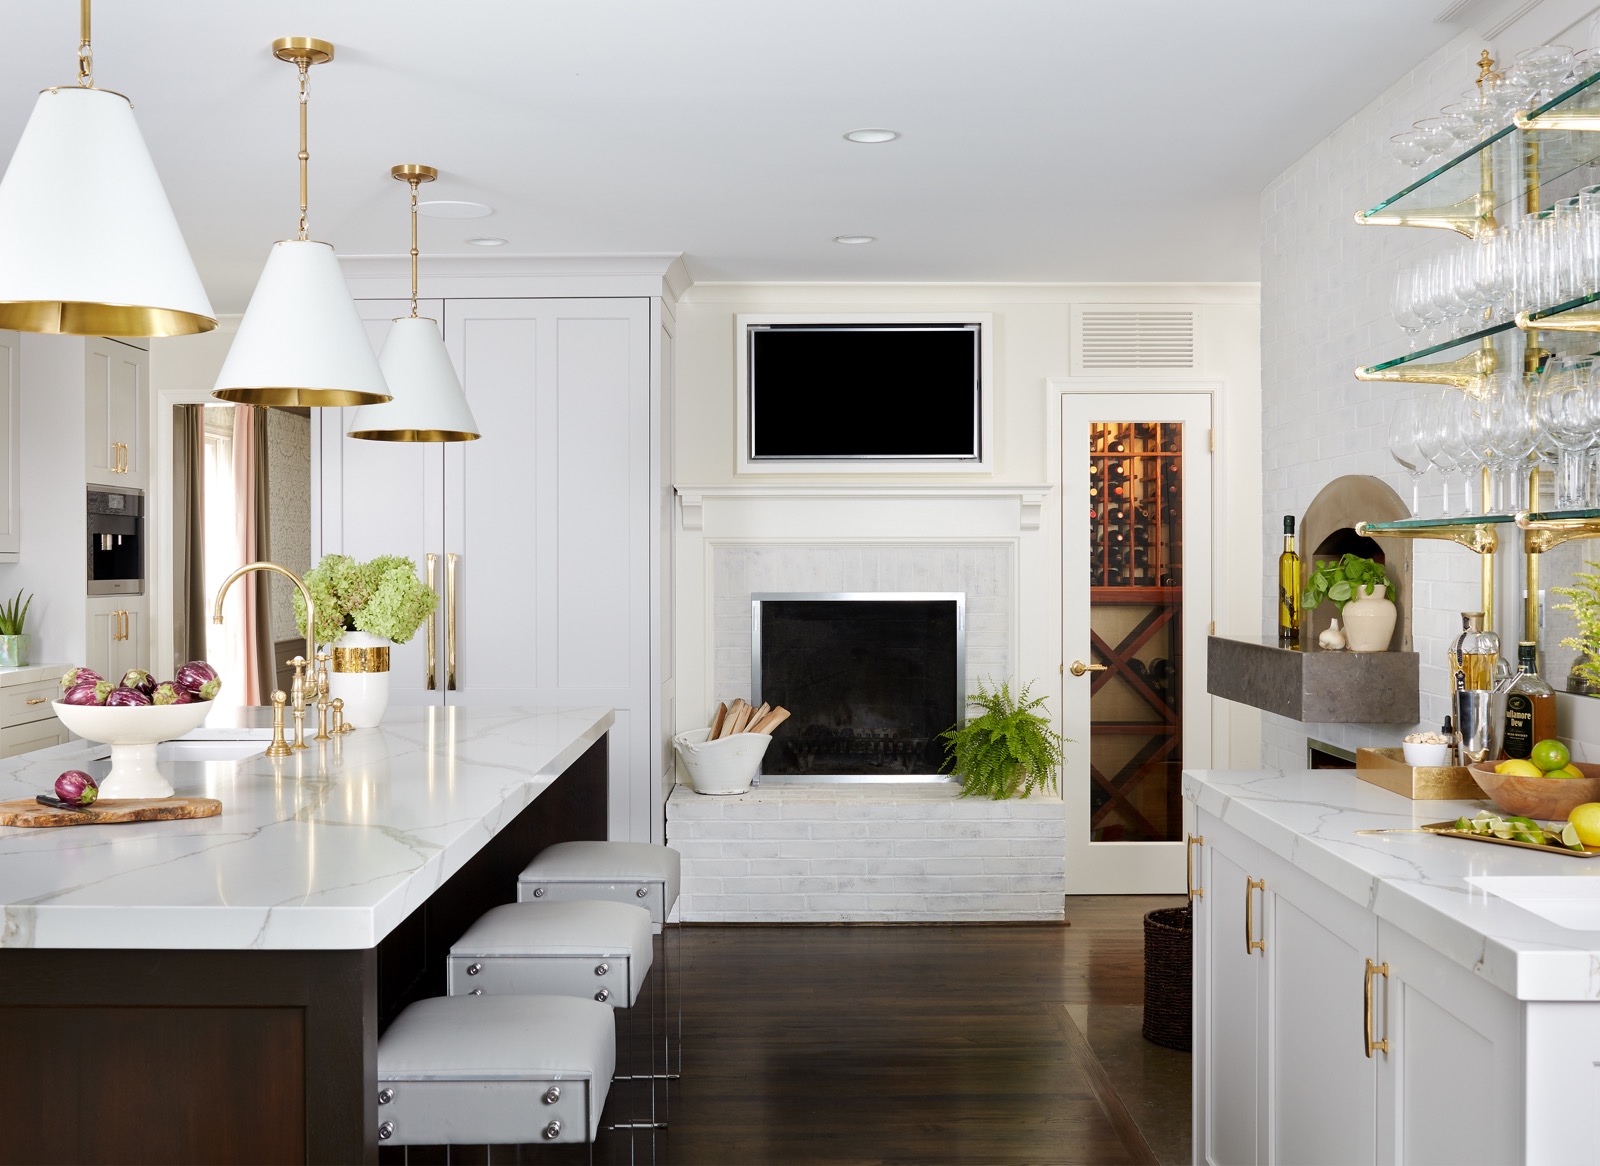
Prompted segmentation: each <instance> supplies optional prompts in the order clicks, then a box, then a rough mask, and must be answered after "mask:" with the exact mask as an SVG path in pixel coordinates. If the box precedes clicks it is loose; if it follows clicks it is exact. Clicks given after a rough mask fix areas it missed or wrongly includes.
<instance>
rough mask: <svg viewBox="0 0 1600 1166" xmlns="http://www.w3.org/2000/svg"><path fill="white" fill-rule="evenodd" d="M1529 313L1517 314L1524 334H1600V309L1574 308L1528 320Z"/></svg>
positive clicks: (1518, 322)
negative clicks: (1537, 332)
mask: <svg viewBox="0 0 1600 1166" xmlns="http://www.w3.org/2000/svg"><path fill="white" fill-rule="evenodd" d="M1528 317H1529V313H1527V312H1518V313H1517V327H1518V328H1521V329H1522V330H1523V331H1524V332H1533V331H1539V332H1600V307H1589V308H1573V309H1571V310H1570V311H1566V312H1558V313H1556V314H1555V315H1553V316H1541V317H1540V318H1539V319H1537V320H1531V319H1529V318H1528Z"/></svg>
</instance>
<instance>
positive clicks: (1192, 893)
mask: <svg viewBox="0 0 1600 1166" xmlns="http://www.w3.org/2000/svg"><path fill="white" fill-rule="evenodd" d="M1205 844H1206V837H1205V835H1204V834H1190V835H1189V841H1188V842H1187V843H1186V844H1185V845H1184V848H1183V879H1184V882H1185V883H1186V884H1187V885H1188V890H1189V901H1190V902H1191V903H1192V902H1194V901H1195V900H1196V899H1203V898H1205V893H1206V889H1205V888H1204V887H1197V886H1195V885H1194V848H1195V847H1196V846H1204V845H1205Z"/></svg>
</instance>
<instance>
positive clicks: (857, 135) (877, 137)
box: [844, 130, 900, 144]
mask: <svg viewBox="0 0 1600 1166" xmlns="http://www.w3.org/2000/svg"><path fill="white" fill-rule="evenodd" d="M899 136H900V131H899V130H851V131H850V132H849V133H847V134H846V135H845V136H844V140H845V141H847V142H865V143H868V144H871V143H875V142H892V141H894V140H895V139H896V138H898V137H899Z"/></svg>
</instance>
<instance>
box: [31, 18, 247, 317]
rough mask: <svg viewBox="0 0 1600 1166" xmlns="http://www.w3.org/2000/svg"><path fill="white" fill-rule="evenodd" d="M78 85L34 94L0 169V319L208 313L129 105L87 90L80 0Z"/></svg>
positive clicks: (89, 76)
mask: <svg viewBox="0 0 1600 1166" xmlns="http://www.w3.org/2000/svg"><path fill="white" fill-rule="evenodd" d="M81 15H82V22H83V34H82V37H81V38H80V41H79V46H78V84H77V85H75V86H61V87H58V88H55V89H46V90H44V91H43V92H42V93H40V94H39V100H38V102H37V103H35V105H34V107H33V116H32V117H30V118H29V119H28V124H27V127H26V128H25V129H24V130H23V131H22V138H21V140H19V141H18V143H17V149H16V152H15V153H14V154H13V155H12V156H11V164H10V165H9V166H8V167H7V168H6V172H5V177H4V179H0V328H15V329H18V330H19V331H23V332H56V333H62V332H64V333H70V334H72V335H77V336H186V335H189V334H191V333H195V332H209V331H210V330H211V329H213V328H215V327H216V326H217V320H216V314H215V313H214V312H212V310H211V302H210V301H209V300H208V299H207V298H206V292H205V288H203V287H202V286H201V285H200V276H199V275H198V274H197V273H196V272H195V269H194V260H193V259H191V258H190V257H189V249H188V247H186V246H185V245H184V242H183V233H182V232H181V231H179V230H178V221H177V219H175V218H174V217H173V214H172V207H171V205H170V204H169V203H168V202H167V194H166V191H165V190H163V189H162V187H161V179H160V177H159V176H158V175H157V174H156V168H155V163H153V162H152V161H151V160H150V151H149V150H148V149H146V148H145V144H144V138H143V136H141V135H140V133H139V125H138V123H137V122H136V121H134V118H133V105H132V103H131V102H129V100H128V99H127V98H126V97H124V96H122V94H120V93H113V92H111V91H110V90H109V89H96V88H95V87H94V76H93V69H92V64H93V52H92V50H91V49H90V47H89V0H82V9H81Z"/></svg>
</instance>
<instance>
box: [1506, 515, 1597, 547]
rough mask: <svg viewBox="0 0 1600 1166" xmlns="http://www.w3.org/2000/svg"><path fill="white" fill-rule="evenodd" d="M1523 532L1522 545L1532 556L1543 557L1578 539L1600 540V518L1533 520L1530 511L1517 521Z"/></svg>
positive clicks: (1518, 517)
mask: <svg viewBox="0 0 1600 1166" xmlns="http://www.w3.org/2000/svg"><path fill="white" fill-rule="evenodd" d="M1515 522H1516V524H1517V529H1518V530H1520V531H1522V545H1523V547H1524V548H1525V549H1526V550H1527V552H1528V553H1529V554H1531V555H1542V554H1544V552H1545V551H1548V550H1550V549H1552V548H1554V547H1558V546H1560V545H1561V544H1562V543H1567V542H1573V541H1574V540H1576V539H1585V538H1600V518H1542V519H1538V520H1535V519H1533V518H1532V517H1531V516H1530V515H1529V513H1528V511H1526V510H1524V511H1522V512H1521V513H1519V514H1518V515H1517V517H1516V519H1515Z"/></svg>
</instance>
